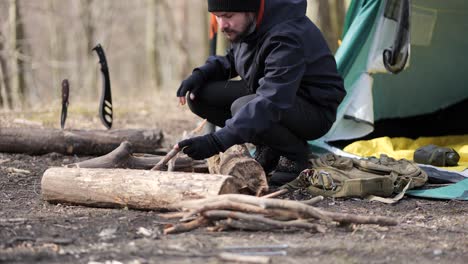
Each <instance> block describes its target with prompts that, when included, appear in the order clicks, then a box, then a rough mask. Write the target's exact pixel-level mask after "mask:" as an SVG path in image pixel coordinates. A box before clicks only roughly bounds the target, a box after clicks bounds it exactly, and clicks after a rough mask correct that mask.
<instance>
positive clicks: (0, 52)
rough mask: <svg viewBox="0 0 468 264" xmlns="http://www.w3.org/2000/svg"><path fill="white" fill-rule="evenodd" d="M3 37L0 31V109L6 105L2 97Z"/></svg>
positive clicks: (3, 79) (3, 69) (4, 68)
mask: <svg viewBox="0 0 468 264" xmlns="http://www.w3.org/2000/svg"><path fill="white" fill-rule="evenodd" d="M3 40H4V38H3V35H2V32H1V31H0V108H3V106H4V105H5V104H6V102H5V99H4V97H6V94H5V92H4V90H6V89H3V87H5V78H6V77H5V76H6V62H5V61H4V60H3Z"/></svg>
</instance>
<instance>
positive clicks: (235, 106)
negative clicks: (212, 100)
mask: <svg viewBox="0 0 468 264" xmlns="http://www.w3.org/2000/svg"><path fill="white" fill-rule="evenodd" d="M255 96H256V95H255V94H249V95H246V96H242V97H239V98H238V99H236V100H235V101H234V102H233V103H232V105H231V114H232V115H233V116H234V115H235V114H236V113H238V112H239V110H240V109H241V108H242V107H243V106H244V105H246V104H247V103H248V102H250V101H251V100H252V99H254V98H255Z"/></svg>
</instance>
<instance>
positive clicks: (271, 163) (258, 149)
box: [253, 145, 280, 175]
mask: <svg viewBox="0 0 468 264" xmlns="http://www.w3.org/2000/svg"><path fill="white" fill-rule="evenodd" d="M253 158H254V159H255V160H256V161H257V162H258V163H260V165H262V168H263V170H264V171H265V174H267V175H268V174H269V173H270V172H272V171H273V170H274V169H275V167H276V165H277V164H278V160H279V159H280V155H279V154H277V153H276V151H274V150H273V149H272V148H270V147H268V146H260V145H256V146H255V152H254V154H253Z"/></svg>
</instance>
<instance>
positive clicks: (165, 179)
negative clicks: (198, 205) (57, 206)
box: [41, 168, 237, 209]
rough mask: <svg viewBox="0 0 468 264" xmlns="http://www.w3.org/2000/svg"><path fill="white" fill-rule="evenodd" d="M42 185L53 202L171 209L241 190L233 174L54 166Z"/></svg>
mask: <svg viewBox="0 0 468 264" xmlns="http://www.w3.org/2000/svg"><path fill="white" fill-rule="evenodd" d="M41 188H42V198H43V199H44V200H46V201H50V202H61V203H63V202H65V203H73V204H83V205H88V206H98V207H128V208H137V209H171V208H172V204H174V203H176V202H181V201H184V200H190V199H200V198H208V197H214V196H217V195H219V194H228V193H237V186H236V184H235V183H234V182H233V181H232V177H231V176H226V175H216V174H199V173H183V172H165V171H147V170H128V169H126V170H124V169H79V168H50V169H48V170H46V171H45V172H44V175H43V177H42V181H41Z"/></svg>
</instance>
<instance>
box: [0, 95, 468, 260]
mask: <svg viewBox="0 0 468 264" xmlns="http://www.w3.org/2000/svg"><path fill="white" fill-rule="evenodd" d="M167 98H170V99H167V100H166V101H165V100H163V99H164V98H162V99H161V98H160V100H158V102H156V103H152V104H148V103H146V104H145V103H136V104H128V103H122V102H120V103H121V106H119V102H115V103H114V109H115V110H116V112H115V114H114V126H113V127H114V128H144V129H152V128H160V129H162V130H163V132H164V136H165V141H164V144H165V146H166V147H170V146H171V145H172V144H174V143H176V142H177V139H178V138H179V137H180V135H182V132H183V131H184V130H186V131H188V130H191V129H193V128H194V127H195V126H196V123H197V122H198V121H199V119H197V118H196V117H194V116H193V115H192V114H191V113H190V112H189V111H188V110H187V108H186V107H180V106H177V105H176V100H175V98H171V97H170V96H168V97H167ZM94 108H95V109H96V110H95V111H94ZM59 115H60V109H59V108H53V107H51V108H50V109H46V110H42V111H34V112H12V111H10V112H0V129H1V128H2V127H25V128H27V127H28V126H44V127H55V128H59ZM66 127H67V128H74V129H104V127H103V126H102V125H101V124H100V122H99V119H98V117H97V106H96V107H93V110H89V109H88V108H85V107H82V108H80V107H76V108H74V107H73V106H72V107H71V109H70V110H69V113H68V120H67V125H66ZM89 158H91V157H77V156H64V155H61V154H57V153H50V154H46V155H42V156H29V155H25V154H9V153H0V263H93V264H96V263H112V264H117V263H134V264H136V263H223V261H221V260H219V259H218V258H217V257H216V256H217V255H218V254H219V253H220V252H225V251H227V250H228V249H227V248H228V247H233V246H273V247H275V246H276V247H282V249H281V250H279V251H278V252H277V253H278V254H280V256H272V257H271V263H282V264H286V263H450V264H454V263H467V259H468V203H466V202H462V201H437V200H425V199H414V198H409V197H405V198H404V199H402V200H401V201H400V202H398V203H397V204H395V205H386V204H381V203H377V202H368V201H363V200H358V199H347V200H343V199H325V200H323V201H321V202H320V203H318V204H317V205H316V206H318V207H320V208H324V209H326V210H330V211H336V212H346V213H351V214H363V215H382V216H390V217H395V218H398V219H399V220H400V224H399V225H397V226H394V227H380V226H376V225H367V226H364V225H362V226H357V227H356V228H355V229H353V230H350V229H346V228H341V227H337V226H332V225H329V226H327V230H326V232H325V233H323V234H317V233H309V232H306V231H277V232H246V231H225V232H209V231H207V230H205V229H198V230H195V231H191V232H187V233H181V234H173V235H163V234H162V229H163V228H164V226H165V225H166V224H168V223H174V221H172V220H165V219H163V218H160V217H159V216H158V214H159V213H160V212H156V211H137V210H128V209H105V208H90V207H83V206H73V205H64V204H49V203H47V202H45V201H43V200H42V199H41V184H40V183H41V177H42V175H43V173H44V171H45V170H46V169H47V168H49V167H52V166H62V165H66V164H70V163H74V162H77V161H82V160H85V159H89ZM290 198H294V196H291V197H290Z"/></svg>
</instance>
